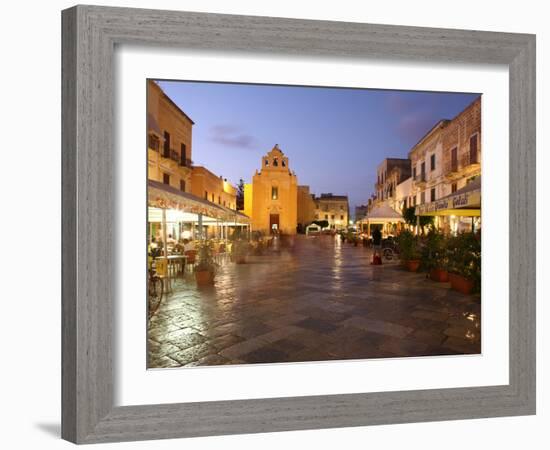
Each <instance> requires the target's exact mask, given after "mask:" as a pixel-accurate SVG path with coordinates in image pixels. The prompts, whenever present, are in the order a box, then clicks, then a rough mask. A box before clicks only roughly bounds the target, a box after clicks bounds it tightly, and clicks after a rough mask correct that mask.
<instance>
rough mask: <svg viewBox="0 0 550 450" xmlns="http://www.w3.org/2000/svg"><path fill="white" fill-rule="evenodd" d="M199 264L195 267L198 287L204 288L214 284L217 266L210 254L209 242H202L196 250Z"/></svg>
mask: <svg viewBox="0 0 550 450" xmlns="http://www.w3.org/2000/svg"><path fill="white" fill-rule="evenodd" d="M198 259H199V262H198V264H197V265H196V266H195V280H196V281H197V285H198V286H206V285H209V284H212V283H214V277H215V276H216V269H217V268H218V265H217V264H216V263H215V261H214V256H213V254H212V244H211V243H210V242H209V241H202V242H201V243H200V245H199V250H198Z"/></svg>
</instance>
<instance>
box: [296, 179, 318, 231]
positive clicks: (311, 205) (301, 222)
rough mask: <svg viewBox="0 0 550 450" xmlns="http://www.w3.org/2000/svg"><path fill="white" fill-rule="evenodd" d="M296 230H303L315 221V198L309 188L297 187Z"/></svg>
mask: <svg viewBox="0 0 550 450" xmlns="http://www.w3.org/2000/svg"><path fill="white" fill-rule="evenodd" d="M297 220H298V228H299V229H300V230H302V231H303V230H305V228H306V227H307V226H308V225H309V224H310V223H311V222H313V221H314V220H315V196H314V195H313V194H312V193H311V192H310V190H309V186H298V219H297Z"/></svg>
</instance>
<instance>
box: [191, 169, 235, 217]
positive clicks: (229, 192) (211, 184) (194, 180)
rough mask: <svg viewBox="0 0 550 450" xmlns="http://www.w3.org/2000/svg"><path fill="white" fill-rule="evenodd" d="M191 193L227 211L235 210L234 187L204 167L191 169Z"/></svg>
mask: <svg viewBox="0 0 550 450" xmlns="http://www.w3.org/2000/svg"><path fill="white" fill-rule="evenodd" d="M191 193H192V194H193V195H195V196H197V197H199V198H203V199H205V200H208V201H209V202H212V203H216V204H217V205H220V206H225V207H226V208H229V209H236V208H237V190H236V189H235V187H234V186H233V185H232V184H231V183H229V182H228V181H227V180H225V179H223V178H222V177H219V176H217V175H216V174H214V173H212V172H210V171H209V170H208V169H207V168H206V167H202V166H195V167H193V171H192V172H191Z"/></svg>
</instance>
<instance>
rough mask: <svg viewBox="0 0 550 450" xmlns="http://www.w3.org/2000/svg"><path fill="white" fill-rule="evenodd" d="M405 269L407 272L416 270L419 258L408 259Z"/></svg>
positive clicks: (418, 265)
mask: <svg viewBox="0 0 550 450" xmlns="http://www.w3.org/2000/svg"><path fill="white" fill-rule="evenodd" d="M406 264H407V270H408V271H409V272H416V271H417V270H418V268H419V267H420V260H419V259H409V260H408V261H407V262H406Z"/></svg>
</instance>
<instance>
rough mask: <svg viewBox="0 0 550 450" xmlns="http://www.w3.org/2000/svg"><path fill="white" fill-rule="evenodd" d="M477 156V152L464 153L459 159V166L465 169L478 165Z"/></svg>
mask: <svg viewBox="0 0 550 450" xmlns="http://www.w3.org/2000/svg"><path fill="white" fill-rule="evenodd" d="M479 159H480V158H479V155H478V153H477V152H467V153H464V154H463V155H462V156H461V158H460V166H461V167H462V168H466V167H469V166H475V165H479V163H480V161H479Z"/></svg>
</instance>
